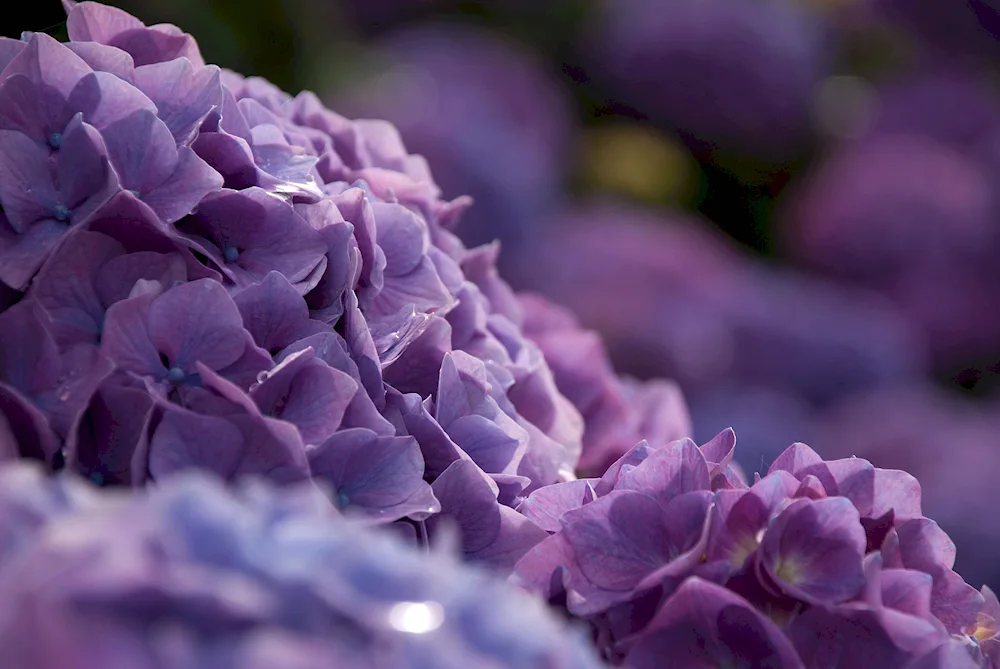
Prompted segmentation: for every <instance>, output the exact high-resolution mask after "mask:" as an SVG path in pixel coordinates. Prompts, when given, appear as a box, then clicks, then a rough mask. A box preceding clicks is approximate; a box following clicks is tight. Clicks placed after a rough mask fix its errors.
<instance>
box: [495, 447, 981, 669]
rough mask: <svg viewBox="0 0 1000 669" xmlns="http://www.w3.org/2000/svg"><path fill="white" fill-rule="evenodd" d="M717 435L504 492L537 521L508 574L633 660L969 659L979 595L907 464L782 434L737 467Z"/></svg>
mask: <svg viewBox="0 0 1000 669" xmlns="http://www.w3.org/2000/svg"><path fill="white" fill-rule="evenodd" d="M735 443H736V442H735V437H734V434H733V432H732V431H725V432H723V433H721V434H719V435H718V436H717V437H716V438H715V439H713V440H712V441H710V442H708V443H706V444H704V445H702V446H701V447H699V446H697V445H695V443H694V442H692V441H690V440H687V439H685V440H680V441H674V442H671V443H668V444H665V445H661V446H654V445H650V444H648V443H646V442H640V443H639V444H638V445H637V446H635V447H634V448H633V449H632V450H631V451H630V452H628V453H626V454H625V455H624V456H622V458H621V459H620V460H619V461H618V462H616V463H615V464H614V465H612V466H611V467H610V468H609V469H608V471H607V472H606V473H605V474H604V475H603V476H602V477H601V478H594V479H580V480H577V481H571V482H566V483H560V484H556V485H554V486H548V487H544V488H541V489H539V490H536V491H535V492H534V493H532V494H531V495H530V496H528V498H527V499H526V500H525V501H524V502H522V504H521V506H520V507H519V508H520V510H521V511H522V513H524V514H525V515H527V516H528V517H529V518H533V519H535V520H536V522H537V523H538V524H539V526H540V527H542V528H544V529H546V530H547V531H548V532H549V533H550V534H549V536H548V538H546V539H545V540H544V541H542V542H541V543H539V544H538V545H537V546H535V547H534V548H533V549H532V550H531V551H529V552H528V553H527V554H526V555H525V556H524V557H523V558H522V559H521V560H520V561H519V562H518V564H517V565H516V566H515V570H514V574H513V576H512V580H513V581H514V582H515V583H518V584H520V585H522V586H524V587H527V588H529V589H530V590H532V591H535V592H538V593H539V594H541V595H543V596H545V597H547V598H549V600H550V601H551V602H553V603H560V602H561V603H562V605H563V606H564V607H565V608H566V609H567V611H568V612H569V613H570V614H571V615H573V616H576V617H578V618H581V619H584V620H586V621H588V622H589V623H590V624H591V626H592V628H593V630H594V635H595V640H596V641H597V643H598V645H599V646H600V647H601V649H602V651H603V652H604V654H605V657H606V658H607V659H609V660H611V661H612V662H615V663H619V662H623V663H624V665H625V666H628V667H636V668H637V669H643V668H645V667H656V666H661V664H662V662H663V661H664V658H667V657H670V658H685V661H686V662H687V663H688V664H685V665H682V666H702V665H705V666H708V665H709V664H712V665H713V666H715V665H716V664H722V665H735V666H776V667H789V668H815V669H818V668H819V667H838V668H839V667H843V669H847V668H848V667H859V666H885V667H890V666H892V667H911V666H930V667H940V668H941V669H944V667H950V666H956V667H957V666H968V667H975V666H979V665H978V664H977V663H976V662H975V661H973V655H974V654H975V652H974V651H975V643H974V640H975V639H976V638H977V637H976V635H977V634H978V635H979V637H982V638H986V637H987V636H990V637H991V636H992V634H993V633H994V632H988V631H985V627H984V628H983V629H980V627H979V626H982V625H985V623H984V621H985V620H986V618H985V617H984V616H986V615H988V613H987V612H988V610H991V609H989V606H988V605H987V604H986V600H985V599H984V596H983V595H982V594H980V593H979V592H978V591H976V590H975V589H974V588H972V587H971V586H969V585H967V584H966V583H965V581H963V580H962V578H961V577H960V576H958V575H957V574H956V573H955V572H954V571H952V567H953V565H954V559H955V546H954V544H953V543H951V541H950V540H949V539H948V537H947V535H946V534H945V533H944V532H943V531H942V530H941V529H940V528H939V527H938V525H937V524H936V523H935V522H934V521H932V520H929V519H927V518H926V517H924V516H923V515H922V512H921V504H920V485H919V484H918V483H917V481H916V479H914V478H913V477H912V476H910V475H908V474H906V473H905V472H902V471H898V470H885V469H878V468H875V467H873V466H872V465H871V464H870V463H869V462H868V461H866V460H862V459H860V458H849V459H844V460H830V461H823V460H822V459H821V458H820V457H819V456H818V455H817V454H816V453H815V452H814V451H812V450H811V449H810V448H809V447H807V446H805V445H803V444H793V445H792V446H790V447H789V448H788V449H787V450H786V451H785V452H784V453H783V454H782V455H781V456H780V457H779V458H778V459H777V460H776V461H775V462H774V463H772V465H771V467H770V469H769V470H768V472H767V473H766V474H764V475H763V476H761V475H759V474H758V475H756V476H755V478H754V481H753V483H752V484H751V483H750V482H748V481H745V480H744V479H743V478H742V476H741V475H740V473H739V471H738V470H736V469H734V468H733V466H732V464H731V461H732V457H733V453H734V449H735ZM977 625H978V626H977ZM953 647H955V648H957V649H958V650H961V651H962V652H960V653H958V652H955V650H954V649H953ZM871 658H878V660H877V661H874V660H871ZM873 661H874V664H872V662H873ZM949 662H953V664H949Z"/></svg>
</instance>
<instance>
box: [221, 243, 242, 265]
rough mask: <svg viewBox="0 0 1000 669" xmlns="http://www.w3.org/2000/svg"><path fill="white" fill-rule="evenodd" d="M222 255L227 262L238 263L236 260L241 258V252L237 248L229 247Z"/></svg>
mask: <svg viewBox="0 0 1000 669" xmlns="http://www.w3.org/2000/svg"><path fill="white" fill-rule="evenodd" d="M222 254H223V255H224V256H225V257H226V262H236V259H237V258H239V257H240V252H239V251H238V250H237V249H236V247H235V246H227V247H226V248H225V249H224V250H223V251H222Z"/></svg>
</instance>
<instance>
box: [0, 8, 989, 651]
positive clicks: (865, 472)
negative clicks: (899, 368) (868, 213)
mask: <svg viewBox="0 0 1000 669" xmlns="http://www.w3.org/2000/svg"><path fill="white" fill-rule="evenodd" d="M65 4H66V5H67V12H68V21H67V28H68V32H69V36H70V40H71V41H70V42H69V43H67V44H61V43H59V42H57V41H56V40H54V39H52V38H51V37H49V36H47V35H44V34H28V35H25V36H24V38H23V39H22V40H9V39H0V207H2V212H0V459H17V458H27V459H32V460H35V461H38V462H40V463H42V466H44V467H45V468H46V469H47V470H49V471H58V470H69V471H71V472H74V473H75V474H78V475H82V476H83V477H86V478H87V479H89V480H90V481H91V482H93V483H96V484H99V485H102V486H135V487H140V486H144V485H146V484H148V483H155V484H156V487H157V488H158V490H156V491H154V492H153V493H151V494H148V495H147V493H135V494H136V495H137V497H135V498H132V499H131V501H129V499H128V498H127V497H126V498H124V500H118V501H109V500H111V499H112V498H110V497H107V496H106V495H109V494H110V493H96V492H94V491H93V490H92V489H91V488H88V487H81V485H78V484H76V483H72V482H70V481H69V480H68V479H60V480H59V481H57V482H51V483H46V482H43V481H42V480H39V475H38V474H37V473H31V472H30V471H29V470H26V469H24V468H23V467H22V466H20V465H18V466H11V468H9V469H7V470H5V471H4V472H3V473H2V474H0V592H2V593H3V595H4V596H3V601H4V606H3V607H0V639H3V640H4V646H5V648H8V649H10V652H11V653H14V655H13V656H14V657H16V658H19V662H20V663H19V665H18V666H24V667H26V668H32V669H34V668H36V667H37V668H38V669H45V668H48V667H53V668H54V667H60V668H61V667H64V666H69V665H70V664H72V665H73V666H91V665H93V666H102V667H104V666H129V667H133V666H134V667H144V666H168V667H174V666H176V667H193V666H204V667H213V668H214V667H229V666H233V667H237V666H238V667H261V668H263V667H271V666H288V667H292V666H294V667H299V666H301V667H306V666H309V667H314V666H334V665H339V664H344V663H346V664H348V665H350V666H359V667H364V666H378V667H467V666H485V664H483V663H486V664H488V665H489V666H498V667H499V666H512V667H513V666H517V667H533V666H537V667H564V666H565V667H586V666H590V664H588V663H592V662H593V660H591V659H588V657H587V656H586V653H584V652H583V651H582V650H580V648H581V647H580V646H579V645H578V643H577V641H576V640H569V639H568V638H565V637H564V634H567V632H564V631H563V630H562V629H561V628H560V627H559V626H558V625H555V624H554V623H552V622H551V621H549V620H547V619H546V618H545V617H544V615H543V614H542V613H540V612H537V611H535V610H534V609H532V608H531V604H528V603H526V602H527V601H528V600H525V599H524V598H523V597H520V596H518V595H516V594H513V593H511V592H509V590H511V589H513V588H512V587H511V586H510V585H505V584H501V582H500V581H499V580H490V579H489V578H487V577H485V576H481V575H480V576H471V575H468V574H466V572H463V571H461V570H459V569H458V567H457V565H456V564H454V563H453V562H451V561H450V560H448V559H446V558H440V559H439V558H438V557H420V556H419V555H418V554H417V553H414V552H411V551H409V550H407V549H405V548H403V547H401V546H399V544H397V543H394V541H398V537H397V538H396V539H395V540H393V539H389V538H387V537H376V536H373V535H370V534H369V531H370V530H366V529H363V528H361V526H360V525H357V524H354V523H353V522H347V521H345V520H343V519H339V518H338V516H340V515H347V516H357V517H360V518H363V519H364V520H365V521H366V522H368V523H369V524H377V525H390V524H391V527H392V529H393V530H395V531H396V533H397V534H398V535H402V536H403V537H405V538H407V539H408V540H409V541H411V542H415V543H421V544H424V545H427V544H428V543H433V542H434V541H436V540H444V538H446V537H450V536H456V534H455V533H454V532H455V531H457V537H458V541H457V547H456V550H457V551H458V552H460V553H461V554H462V555H463V557H464V558H465V559H466V560H469V561H475V562H480V563H482V564H484V565H487V566H489V567H490V568H492V569H493V570H494V571H495V572H496V573H497V574H499V575H502V576H505V575H509V574H511V572H513V576H512V579H513V580H514V581H515V582H516V583H519V584H521V585H523V586H526V587H528V588H529V589H532V590H535V591H537V592H538V593H540V594H541V595H543V596H544V597H546V598H548V600H549V601H550V603H552V604H554V605H557V606H562V607H564V608H565V609H566V610H567V612H568V613H569V614H571V615H573V616H576V617H578V618H581V619H584V620H585V621H586V622H587V623H589V625H590V629H591V630H592V631H593V632H594V640H595V642H596V644H597V646H598V647H599V648H600V650H601V652H602V653H603V654H604V656H605V658H606V659H608V660H609V661H611V662H613V663H622V662H625V663H626V664H628V665H629V666H633V667H636V668H637V669H645V667H654V666H656V667H658V666H662V665H664V664H665V663H666V664H671V663H672V664H673V665H677V666H693V665H695V664H698V663H701V664H704V663H705V662H712V663H715V664H720V663H721V664H723V665H730V664H736V665H737V666H748V667H758V666H773V667H779V666H780V667H792V668H795V667H810V668H813V667H816V668H819V667H823V668H824V669H827V668H828V667H842V668H843V669H855V668H856V667H864V666H878V667H907V668H910V669H917V668H918V667H919V668H920V669H929V668H932V667H941V668H942V669H943V668H945V667H949V668H954V669H960V667H962V666H964V665H968V666H971V667H975V666H980V665H981V666H991V665H990V664H989V663H990V662H996V660H995V659H993V658H994V657H996V656H997V651H996V649H995V647H994V646H996V644H997V643H1000V642H998V641H997V640H996V638H995V634H996V627H997V624H996V620H997V614H998V613H1000V605H997V603H996V598H995V597H993V596H992V593H990V592H989V591H984V592H983V593H982V594H981V593H979V592H977V591H976V590H974V589H973V588H971V587H970V586H968V585H967V584H966V583H965V582H964V581H963V580H962V579H961V577H959V576H958V575H957V574H955V572H954V571H952V565H953V561H954V546H953V545H952V544H951V542H950V541H949V539H948V538H947V536H946V535H945V534H944V533H943V532H942V531H941V530H940V529H939V528H938V527H937V525H936V524H934V523H933V522H932V521H930V520H928V519H926V518H924V517H923V516H922V515H921V510H920V501H919V498H920V491H919V486H918V485H917V483H916V481H915V480H914V479H913V478H912V477H910V476H908V475H906V474H905V473H902V472H895V471H886V470H879V469H875V468H874V467H872V466H871V465H870V464H869V463H867V462H865V461H863V460H856V459H852V460H840V461H833V462H823V461H822V460H821V459H820V458H819V456H817V455H816V454H815V453H813V452H812V451H810V450H809V449H808V448H806V447H804V446H801V445H795V446H793V447H791V448H790V449H789V450H788V451H787V452H786V453H785V454H784V455H783V456H782V457H781V458H779V459H778V461H777V462H775V463H774V465H772V467H771V470H770V471H769V472H768V474H767V475H766V476H764V477H763V478H759V479H758V480H757V481H755V483H754V484H753V485H749V484H748V482H747V481H746V480H745V479H744V478H743V476H742V474H741V473H740V471H739V470H738V468H736V467H735V465H733V464H732V457H733V449H734V446H735V438H734V435H733V434H732V433H731V432H724V433H722V434H721V435H719V437H717V438H716V439H715V440H713V441H712V442H710V443H708V444H706V445H704V446H702V447H700V448H699V447H698V446H696V445H695V444H694V443H693V442H691V441H688V440H681V441H676V439H677V438H679V437H682V436H684V435H685V434H686V433H687V432H689V431H690V426H689V422H688V418H687V415H686V409H685V407H684V404H683V399H682V398H681V396H680V395H679V392H678V391H677V388H676V386H674V385H672V384H670V383H666V382H655V383H650V384H646V385H641V384H637V383H635V382H632V381H627V380H623V379H619V378H618V377H617V376H615V374H614V372H613V370H612V369H611V367H610V364H609V363H608V361H607V357H606V354H605V352H604V350H603V347H602V345H601V343H600V340H599V339H597V338H596V337H595V336H594V335H593V334H592V333H588V332H585V331H583V330H582V329H581V328H580V327H579V325H578V324H577V323H576V321H575V320H573V318H572V316H570V315H569V314H567V313H565V312H563V311H560V310H559V309H558V308H556V307H553V306H552V305H549V304H547V303H545V302H544V301H541V300H540V299H538V298H535V297H531V296H522V297H521V298H518V297H517V296H516V295H514V293H512V292H511V290H510V288H509V287H508V286H507V284H505V283H504V282H503V281H502V280H501V279H500V277H499V276H498V275H497V272H496V266H495V264H496V255H497V251H498V249H497V247H496V246H495V245H487V246H483V247H478V248H473V249H468V248H466V247H465V246H464V245H463V244H462V243H461V242H460V241H459V240H458V238H457V237H456V236H455V235H454V234H453V233H452V232H451V231H450V228H451V227H452V226H453V225H454V224H455V223H456V222H457V220H458V217H459V215H460V214H461V213H462V211H463V210H464V209H465V208H466V207H467V206H468V204H469V201H468V199H465V198H459V199H458V200H454V201H451V202H444V201H442V200H441V199H440V198H439V192H438V189H437V187H436V186H435V185H434V183H433V181H432V179H431V177H430V172H429V170H428V168H427V166H426V164H425V163H424V162H423V160H422V159H421V158H419V157H417V156H412V155H409V154H407V153H406V150H405V148H404V147H403V144H402V142H401V140H400V138H399V135H398V133H397V132H396V130H395V129H394V128H393V127H392V126H391V125H389V124H387V123H384V122H379V121H348V120H347V119H345V118H343V117H341V116H339V115H337V114H335V113H334V112H332V111H330V110H328V109H326V108H325V107H323V106H322V104H320V102H319V101H318V100H317V99H316V97H315V96H313V95H311V94H309V93H302V94H300V95H298V96H296V97H294V98H293V97H290V96H288V95H286V94H285V93H283V92H281V91H279V90H277V89H276V88H274V87H273V86H271V85H270V84H269V83H267V82H265V81H263V80H260V79H255V78H249V79H244V78H243V77H241V76H239V75H236V74H234V73H230V72H226V71H223V70H220V69H219V68H217V67H214V66H210V65H206V64H205V63H204V61H203V60H202V58H201V56H200V54H199V52H198V47H197V45H196V44H195V42H194V40H193V39H192V38H191V37H190V36H189V35H186V34H184V33H183V32H182V31H180V30H179V29H178V28H176V27H174V26H169V25H159V26H149V27H147V26H145V25H144V24H142V23H141V22H140V21H138V20H137V19H135V18H134V17H131V16H129V15H128V14H126V13H124V12H122V11H120V10H117V9H114V8H111V7H106V6H103V5H99V4H96V3H91V2H84V3H81V4H76V3H74V2H71V1H70V0H65ZM543 351H544V352H545V354H547V355H549V356H550V357H551V359H552V362H553V368H550V367H549V365H548V363H547V362H546V358H545V355H543ZM642 438H646V439H648V440H649V441H648V442H647V441H643V442H640V443H639V445H638V446H635V447H634V448H631V450H628V449H629V447H631V446H632V444H634V443H635V442H636V441H637V440H639V439H642ZM622 453H624V455H622ZM619 456H620V457H619ZM616 458H617V460H616ZM608 465H610V467H608ZM578 467H580V468H582V469H583V470H584V471H586V472H587V473H593V474H596V475H599V476H600V478H590V479H576V478H575V475H574V470H575V469H576V468H578ZM192 469H196V470H201V471H202V472H207V473H209V474H211V475H213V476H214V477H215V478H216V479H218V480H219V481H222V482H236V481H238V480H239V479H242V478H243V477H247V476H251V477H257V478H260V479H264V480H267V481H268V482H269V483H268V484H257V485H256V487H250V488H242V489H240V490H241V492H239V493H238V494H237V496H236V497H235V498H234V497H231V496H228V495H227V494H226V493H224V492H223V491H222V489H221V488H220V487H218V486H219V485H221V484H220V483H210V482H209V480H208V479H205V478H190V472H189V470H192ZM185 472H188V474H185ZM185 476H189V478H184V477H185ZM176 477H181V478H179V479H178V480H175V478H176ZM273 484H281V485H289V484H299V485H301V486H303V488H301V489H300V492H298V493H290V492H289V493H273V492H269V491H270V488H269V487H268V485H273ZM318 490H321V491H322V493H320V492H318ZM318 500H319V501H318ZM123 528H128V531H127V532H125V531H123ZM400 607H401V608H400ZM536 614H537V615H536ZM536 618H537V620H536ZM428 626H430V627H431V628H432V629H427V627H428ZM416 628H420V629H419V630H418V629H416ZM438 628H440V629H438ZM432 631H433V633H430V632H432ZM418 632H428V634H419V633H418ZM28 639H30V640H31V643H30V644H29V643H27V642H26V640H28ZM5 652H6V651H5ZM67 654H70V655H67ZM70 657H71V658H72V659H67V658H70ZM88 663H91V664H88ZM477 663H478V664H477ZM873 663H874V664H873ZM963 663H964V664H963ZM698 666H701V665H700V664H699V665H698Z"/></svg>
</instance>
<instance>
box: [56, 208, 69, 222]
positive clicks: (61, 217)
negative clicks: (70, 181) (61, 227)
mask: <svg viewBox="0 0 1000 669" xmlns="http://www.w3.org/2000/svg"><path fill="white" fill-rule="evenodd" d="M69 214H70V212H69V207H67V206H66V205H64V204H57V205H56V206H54V207H53V208H52V218H54V219H56V220H57V221H62V222H63V223H65V222H66V221H68V220H69Z"/></svg>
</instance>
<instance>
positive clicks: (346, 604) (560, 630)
mask: <svg viewBox="0 0 1000 669" xmlns="http://www.w3.org/2000/svg"><path fill="white" fill-rule="evenodd" d="M0 518H2V519H3V527H2V529H0V537H3V541H2V542H0V591H2V592H3V598H4V607H3V612H0V640H2V642H3V646H4V662H5V663H7V664H6V666H10V667H18V668H19V669H68V668H69V667H77V668H80V669H90V668H91V667H93V668H94V669H97V668H98V667H100V668H107V667H116V668H117V667H121V668H124V667H128V668H129V669H146V668H149V669H153V668H154V667H155V668H156V669H166V668H168V667H169V668H177V669H181V668H184V669H195V668H206V669H209V668H210V669H223V668H228V667H232V668H233V669H248V668H255V669H256V668H259V669H273V668H275V667H282V668H285V669H307V668H319V667H352V668H353V667H357V668H358V669H363V668H367V667H371V668H372V669H382V668H386V667H393V668H395V667H398V668H400V669H403V668H412V669H418V668H419V669H439V668H440V669H462V668H465V667H496V668H497V669H500V668H501V667H510V669H521V668H529V667H530V668H531V669H588V668H590V667H593V668H594V669H598V667H600V666H601V665H600V663H599V662H598V660H597V658H596V657H595V656H594V654H593V651H592V650H591V649H590V648H588V643H587V640H586V638H585V637H584V635H583V634H581V633H580V631H579V630H575V631H574V630H569V629H567V628H566V626H565V624H564V623H562V622H561V621H558V620H557V619H556V617H555V616H553V615H552V614H551V613H550V612H549V611H547V610H546V609H545V607H544V605H543V604H542V603H541V602H539V601H538V600H536V599H534V598H532V597H530V596H529V595H527V594H526V593H522V592H519V591H517V589H515V588H510V587H507V586H506V585H505V584H503V583H502V582H501V581H499V580H497V579H495V578H492V577H491V576H489V575H488V574H487V573H484V572H480V571H478V570H475V569H473V568H470V567H466V566H464V565H462V564H460V563H458V562H457V561H456V560H455V559H454V558H453V557H451V556H450V555H448V554H446V553H444V552H442V551H433V552H418V551H417V550H416V549H414V548H412V547H410V546H406V545H404V544H402V543H401V542H400V541H399V540H398V539H397V538H395V537H391V536H383V535H381V534H378V533H375V532H372V531H371V530H366V529H365V528H363V527H361V526H359V525H358V524H357V523H356V522H355V521H349V520H346V519H344V518H342V517H339V514H337V513H336V512H335V511H334V510H333V509H332V508H331V507H330V505H329V504H328V503H327V502H326V499H325V498H323V497H322V496H321V495H318V493H317V491H315V490H314V489H309V488H305V489H302V488H297V489H290V490H285V491H279V490H276V489H274V488H273V487H271V486H267V485H263V484H261V483H260V482H256V483H252V484H251V483H247V484H243V485H241V486H239V487H238V488H236V489H235V490H233V491H231V492H230V491H227V490H225V489H224V488H223V487H222V486H221V485H220V483H219V482H218V480H217V479H214V478H208V477H206V476H203V475H198V474H190V473H189V474H186V475H183V476H179V477H176V478H173V479H172V480H171V481H169V482H168V483H166V484H164V485H162V486H158V487H157V488H155V489H151V491H150V492H149V494H135V495H131V496H126V495H121V494H113V493H107V492H101V491H98V490H96V489H94V488H93V487H92V486H90V485H88V484H86V483H84V482H81V481H78V480H76V479H75V478H70V477H59V478H57V479H55V480H46V478H45V477H44V475H43V474H42V473H41V472H40V471H38V469H36V468H35V467H31V466H27V465H21V464H14V465H7V466H6V467H4V468H3V469H2V470H0ZM122 527H128V528H131V529H130V530H129V531H127V532H123V531H121V528H122Z"/></svg>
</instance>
